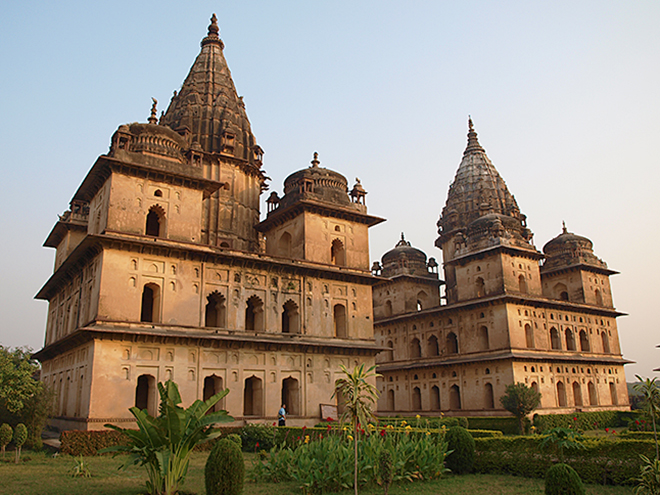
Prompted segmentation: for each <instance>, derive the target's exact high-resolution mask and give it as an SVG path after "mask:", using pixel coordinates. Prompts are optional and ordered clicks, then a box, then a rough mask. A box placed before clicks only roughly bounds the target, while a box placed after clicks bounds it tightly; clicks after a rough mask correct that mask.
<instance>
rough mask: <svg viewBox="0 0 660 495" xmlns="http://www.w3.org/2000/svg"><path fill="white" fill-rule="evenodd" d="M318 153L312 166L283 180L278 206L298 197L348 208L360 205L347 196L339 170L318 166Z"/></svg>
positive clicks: (344, 183) (346, 182)
mask: <svg viewBox="0 0 660 495" xmlns="http://www.w3.org/2000/svg"><path fill="white" fill-rule="evenodd" d="M320 163H321V162H320V161H319V159H318V153H314V159H313V160H312V166H311V167H308V168H305V169H302V170H298V171H297V172H294V173H292V174H291V175H289V176H288V177H287V178H286V179H285V180H284V197H283V198H282V200H281V202H280V206H288V205H290V204H292V203H294V202H295V201H298V200H300V199H308V200H313V201H320V202H324V203H331V204H333V205H337V206H344V207H348V208H352V207H360V206H362V205H358V204H356V203H353V202H352V201H351V200H350V198H349V197H348V181H347V180H346V177H344V176H343V175H341V174H340V173H339V172H335V171H334V170H330V169H327V168H323V167H319V164H320Z"/></svg>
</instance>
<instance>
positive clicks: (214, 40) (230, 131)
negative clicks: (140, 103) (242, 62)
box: [160, 14, 263, 168]
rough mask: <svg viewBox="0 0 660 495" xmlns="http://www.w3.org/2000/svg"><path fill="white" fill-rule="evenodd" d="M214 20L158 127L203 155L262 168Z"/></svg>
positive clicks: (258, 152) (257, 149)
mask: <svg viewBox="0 0 660 495" xmlns="http://www.w3.org/2000/svg"><path fill="white" fill-rule="evenodd" d="M219 32H220V29H219V28H218V23H217V17H216V16H215V14H213V16H212V17H211V24H210V25H209V27H208V34H207V35H206V37H205V38H204V39H203V40H202V42H201V46H202V49H201V52H200V53H199V55H198V56H197V58H196V59H195V62H194V63H193V65H192V67H191V68H190V72H189V73H188V76H187V77H186V80H185V81H184V82H183V85H182V86H181V90H180V91H179V92H178V93H177V92H174V95H173V96H172V100H171V101H170V104H169V107H168V108H167V111H166V112H165V115H163V117H162V118H161V121H160V124H161V125H166V126H169V127H170V128H172V129H174V130H175V131H177V132H179V133H180V134H182V135H184V136H187V138H188V139H189V140H190V142H191V143H195V142H197V143H198V144H199V145H200V146H201V148H202V150H203V151H205V152H206V153H217V154H222V155H225V156H229V157H232V158H236V159H239V160H241V161H243V162H248V163H250V164H252V165H254V166H255V167H257V168H259V167H261V155H262V154H263V151H262V150H261V148H259V147H258V145H257V143H256V140H255V137H254V135H253V134H252V130H251V128H250V121H249V120H248V117H247V113H246V112H245V104H244V103H243V100H242V98H241V97H240V96H239V95H238V93H237V92H236V87H235V85H234V81H233V80H232V77H231V72H230V70H229V66H228V65H227V61H226V60H225V57H224V54H223V49H224V43H223V42H222V40H221V39H220V36H219Z"/></svg>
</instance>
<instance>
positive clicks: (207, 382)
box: [202, 375, 225, 413]
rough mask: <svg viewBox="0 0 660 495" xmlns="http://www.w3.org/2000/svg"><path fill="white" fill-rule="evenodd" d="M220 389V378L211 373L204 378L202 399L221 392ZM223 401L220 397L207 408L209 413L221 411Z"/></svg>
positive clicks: (205, 399)
mask: <svg viewBox="0 0 660 495" xmlns="http://www.w3.org/2000/svg"><path fill="white" fill-rule="evenodd" d="M222 390H223V388H222V378H220V377H219V376H217V375H211V376H207V377H206V378H204V390H203V391H202V398H203V400H204V401H207V400H209V399H210V398H211V397H213V396H214V395H216V394H219V393H220V392H222ZM224 401H225V399H224V398H222V399H220V400H219V401H218V402H217V403H216V405H215V406H213V407H212V408H211V409H210V410H209V413H210V412H217V411H222V409H224Z"/></svg>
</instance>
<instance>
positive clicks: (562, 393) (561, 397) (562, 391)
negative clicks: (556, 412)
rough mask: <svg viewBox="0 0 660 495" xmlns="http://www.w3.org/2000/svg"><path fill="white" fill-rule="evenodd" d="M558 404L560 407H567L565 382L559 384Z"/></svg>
mask: <svg viewBox="0 0 660 495" xmlns="http://www.w3.org/2000/svg"><path fill="white" fill-rule="evenodd" d="M557 403H558V404H559V407H565V406H566V387H565V386H564V382H561V381H559V382H557Z"/></svg>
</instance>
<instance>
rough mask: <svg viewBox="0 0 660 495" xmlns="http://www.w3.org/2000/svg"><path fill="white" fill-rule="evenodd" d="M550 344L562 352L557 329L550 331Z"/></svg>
mask: <svg viewBox="0 0 660 495" xmlns="http://www.w3.org/2000/svg"><path fill="white" fill-rule="evenodd" d="M550 343H551V345H552V348H553V349H557V350H561V339H560V338H559V332H558V331H557V329H556V328H554V327H553V328H551V329H550Z"/></svg>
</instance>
